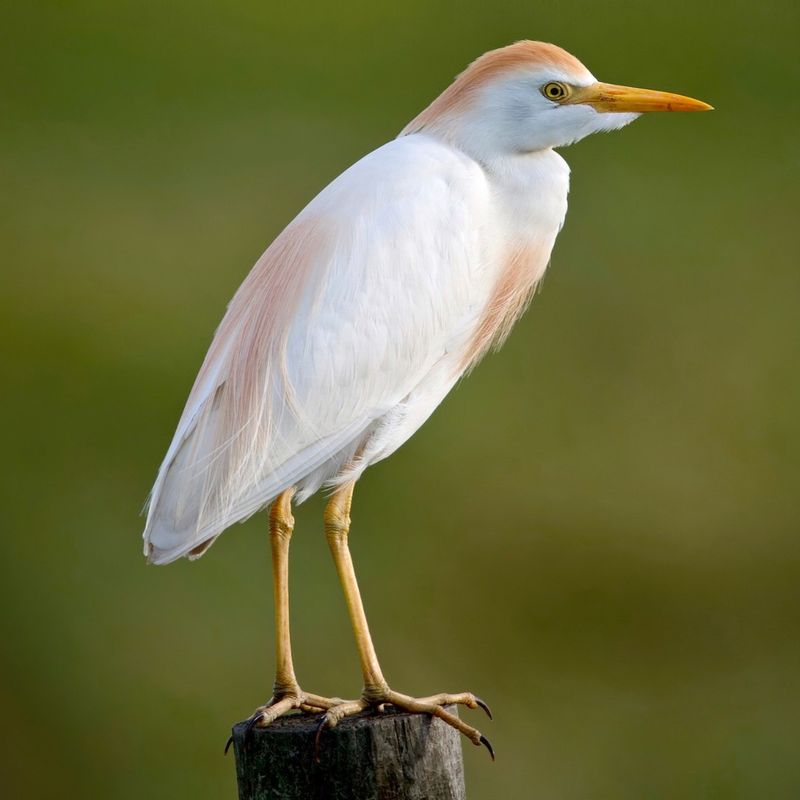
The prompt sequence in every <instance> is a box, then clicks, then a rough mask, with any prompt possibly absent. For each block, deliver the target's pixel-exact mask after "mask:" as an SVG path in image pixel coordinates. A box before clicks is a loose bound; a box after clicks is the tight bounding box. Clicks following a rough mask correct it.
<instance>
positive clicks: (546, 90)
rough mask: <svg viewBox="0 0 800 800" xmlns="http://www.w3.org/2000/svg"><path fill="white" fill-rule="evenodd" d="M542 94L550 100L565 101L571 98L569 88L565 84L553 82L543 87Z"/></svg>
mask: <svg viewBox="0 0 800 800" xmlns="http://www.w3.org/2000/svg"><path fill="white" fill-rule="evenodd" d="M542 94H543V95H544V96H545V97H546V98H547V99H548V100H563V99H564V98H565V97H568V96H569V87H568V86H567V85H566V84H564V83H558V82H557V81H551V82H550V83H546V84H545V85H544V86H542Z"/></svg>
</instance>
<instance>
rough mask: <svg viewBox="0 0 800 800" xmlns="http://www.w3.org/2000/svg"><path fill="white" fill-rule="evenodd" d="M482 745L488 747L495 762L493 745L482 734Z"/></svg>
mask: <svg viewBox="0 0 800 800" xmlns="http://www.w3.org/2000/svg"><path fill="white" fill-rule="evenodd" d="M481 744H484V745H486V749H487V750H488V751H489V755H490V756H491V757H492V761H494V748H493V747H492V743H491V742H490V741H489V740H488V739H487V738H486V737H485V736H484V735H483V734H481Z"/></svg>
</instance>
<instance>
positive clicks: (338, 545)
mask: <svg viewBox="0 0 800 800" xmlns="http://www.w3.org/2000/svg"><path fill="white" fill-rule="evenodd" d="M354 487H355V482H350V483H346V484H344V485H343V486H342V487H341V488H339V490H338V491H337V492H336V493H335V494H334V495H333V497H331V499H330V501H329V502H328V505H327V507H326V508H325V535H326V537H327V539H328V545H329V546H330V549H331V554H332V555H333V561H334V563H335V564H336V571H337V573H338V574H339V581H340V582H341V584H342V589H343V591H344V598H345V602H346V604H347V612H348V614H349V616H350V622H351V624H352V626H353V632H354V634H355V638H356V647H357V648H358V657H359V661H360V662H361V671H362V673H363V676H364V690H363V693H362V695H361V698H360V699H359V700H352V701H348V702H342V703H339V704H336V705H334V706H332V707H330V708H328V710H327V712H326V713H325V715H324V716H323V718H322V720H321V722H320V727H319V730H318V733H317V742H318V743H319V734H320V733H321V732H322V730H323V728H325V727H333V726H335V725H336V724H337V723H338V722H339V720H341V719H342V718H344V717H347V716H351V715H353V714H358V713H359V712H360V711H363V710H364V709H366V708H368V707H370V706H372V707H378V708H380V707H381V706H382V705H383V704H385V703H390V704H391V705H393V706H396V707H397V708H399V709H401V710H403V711H408V712H412V713H424V714H431V715H433V716H436V717H439V719H441V720H442V721H443V722H445V723H447V724H448V725H451V726H452V727H454V728H456V729H457V730H459V731H461V733H463V734H464V735H465V736H466V737H467V738H468V739H469V740H470V741H472V742H473V743H474V744H476V745H481V744H483V745H485V746H486V747H487V748H488V750H489V752H490V753H491V754H492V758H494V752H493V750H492V746H491V745H490V744H489V740H488V739H487V738H486V737H485V736H483V735H482V734H481V732H480V731H479V730H477V729H476V728H473V727H472V726H471V725H467V724H466V723H465V722H462V721H461V720H460V719H459V718H458V717H457V716H456V715H455V714H451V713H450V712H449V711H446V710H445V709H444V706H446V705H451V704H462V705H465V706H467V707H468V708H477V707H481V708H482V709H483V710H484V711H486V713H487V714H488V715H489V717H491V713H490V711H489V708H488V706H487V705H486V703H484V702H483V701H482V700H480V699H479V698H477V697H475V695H473V694H471V693H470V692H462V693H460V694H437V695H432V696H430V697H420V698H414V697H409V696H408V695H405V694H400V693H399V692H395V691H393V690H392V689H390V688H389V684H388V683H387V682H386V679H385V678H384V677H383V672H381V667H380V664H379V663H378V657H377V655H376V653H375V646H374V645H373V644H372V637H371V636H370V633H369V625H368V624H367V615H366V614H365V613H364V604H363V602H362V601H361V593H360V592H359V590H358V581H357V580H356V573H355V569H354V568H353V559H352V557H351V555H350V548H349V546H348V543H347V539H348V535H349V532H350V506H351V503H352V499H353V488H354Z"/></svg>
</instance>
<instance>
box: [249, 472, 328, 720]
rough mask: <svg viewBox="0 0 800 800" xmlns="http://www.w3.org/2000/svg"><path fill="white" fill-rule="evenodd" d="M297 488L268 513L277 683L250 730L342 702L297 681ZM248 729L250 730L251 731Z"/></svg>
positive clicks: (282, 494)
mask: <svg viewBox="0 0 800 800" xmlns="http://www.w3.org/2000/svg"><path fill="white" fill-rule="evenodd" d="M294 491H295V490H294V488H293V487H292V488H289V489H287V490H286V491H285V492H283V493H281V494H280V495H278V497H277V498H276V499H275V501H274V502H273V504H272V507H271V508H270V512H269V542H270V549H271V551H272V586H273V595H274V599H275V683H274V685H273V690H272V699H271V700H270V701H269V702H268V703H266V704H265V705H263V706H259V707H258V708H257V709H256V710H255V712H254V713H253V714H252V715H251V717H250V721H249V726H250V727H249V730H251V729H252V728H253V727H260V728H263V727H265V726H266V725H269V724H270V723H271V722H274V721H275V720H276V719H277V718H278V717H280V716H282V715H283V714H286V713H287V712H289V711H293V710H296V709H301V710H303V711H311V712H320V711H324V710H326V709H328V708H331V707H333V706H335V705H341V704H342V703H343V701H342V700H340V699H339V698H328V697H322V696H321V695H317V694H310V693H309V692H304V691H303V690H302V689H301V688H300V685H299V684H298V682H297V678H296V677H295V674H294V664H293V663H292V641H291V636H290V634H289V542H290V541H291V538H292V532H293V530H294V517H293V516H292V497H294ZM248 732H249V731H248Z"/></svg>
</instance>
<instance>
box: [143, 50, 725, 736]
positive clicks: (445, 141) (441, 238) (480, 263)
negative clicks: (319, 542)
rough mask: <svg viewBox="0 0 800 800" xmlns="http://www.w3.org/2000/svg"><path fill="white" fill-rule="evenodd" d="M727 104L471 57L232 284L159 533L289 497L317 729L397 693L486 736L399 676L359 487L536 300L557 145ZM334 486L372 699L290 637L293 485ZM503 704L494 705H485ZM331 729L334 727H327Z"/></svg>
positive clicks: (167, 486)
mask: <svg viewBox="0 0 800 800" xmlns="http://www.w3.org/2000/svg"><path fill="white" fill-rule="evenodd" d="M709 108H711V107H710V106H708V105H707V104H705V103H702V102H700V101H698V100H693V99H691V98H687V97H682V96H680V95H674V94H669V93H665V92H654V91H650V90H644V89H633V88H629V87H623V86H614V85H611V84H605V83H599V82H598V81H597V80H596V79H595V77H594V76H593V75H592V74H591V72H589V70H588V69H586V67H584V66H583V64H581V62H580V61H578V60H577V59H576V58H575V57H573V56H572V55H570V54H569V53H567V52H566V51H564V50H562V49H561V48H559V47H556V46H554V45H552V44H546V43H543V42H532V41H522V42H517V43H516V44H512V45H510V46H508V47H504V48H502V49H499V50H494V51H491V52H488V53H486V54H484V55H483V56H481V57H480V58H478V59H477V60H476V61H475V62H473V63H472V64H471V65H470V66H469V67H468V68H467V69H466V70H465V71H464V72H462V73H461V74H460V75H459V76H458V77H457V78H456V79H455V81H454V82H453V83H452V84H451V85H450V86H449V87H448V88H447V89H446V90H445V91H444V92H443V93H442V94H441V95H440V96H439V97H437V98H436V99H435V100H434V101H433V102H432V103H431V104H430V105H429V106H428V107H427V108H426V109H425V110H424V111H422V113H420V114H419V115H418V116H417V117H415V118H414V119H413V120H412V121H411V122H410V123H409V124H408V125H407V126H406V127H405V128H404V129H403V130H402V131H401V133H400V135H399V136H398V137H397V138H396V139H394V140H392V141H391V142H389V143H388V144H385V145H383V146H382V147H379V148H378V149H377V150H375V151H374V152H372V153H370V154H369V155H367V156H365V157H364V158H362V159H361V160H360V161H358V162H357V163H356V164H354V165H353V166H352V167H350V168H349V169H348V170H346V171H345V172H344V173H342V174H341V175H340V176H339V177H338V178H336V179H335V180H334V181H333V182H332V183H331V184H330V185H329V186H327V187H326V188H325V189H323V190H322V192H320V194H319V195H317V197H316V198H314V199H313V200H312V201H311V202H310V203H309V204H308V206H306V207H305V208H304V209H303V210H302V211H301V212H300V213H299V214H298V215H297V217H296V218H295V219H294V220H293V221H292V222H291V223H289V225H288V226H287V227H286V229H285V230H284V231H283V232H282V233H281V234H280V235H279V236H278V237H277V239H275V241H274V242H273V243H272V244H271V245H270V246H269V247H268V248H267V250H266V252H265V253H264V254H263V255H262V256H261V258H260V259H259V260H258V261H257V263H256V264H255V266H254V267H253V269H252V271H251V272H250V274H249V275H248V277H247V278H246V279H245V281H244V283H243V284H242V286H241V287H240V288H239V290H238V291H237V293H236V295H235V296H234V298H233V300H232V301H231V303H230V305H229V306H228V310H227V313H226V314H225V317H224V318H223V320H222V323H221V324H220V326H219V328H218V329H217V332H216V335H215V336H214V340H213V342H212V344H211V347H210V349H209V351H208V354H207V356H206V358H205V361H204V362H203V365H202V367H201V369H200V373H199V375H198V376H197V380H196V381H195V384H194V386H193V388H192V391H191V393H190V395H189V399H188V401H187V403H186V408H185V409H184V412H183V415H182V416H181V418H180V421H179V423H178V429H177V431H176V433H175V436H174V438H173V440H172V443H171V445H170V447H169V449H168V451H167V455H166V457H165V459H164V461H163V463H162V465H161V468H160V470H159V473H158V477H157V479H156V482H155V485H154V486H153V489H152V492H151V495H150V500H149V510H148V515H147V523H146V528H145V531H144V541H145V554H146V555H147V557H148V559H149V560H150V562H152V563H154V564H166V563H169V562H171V561H174V560H175V559H177V558H180V557H181V556H188V557H189V558H190V559H193V558H198V557H199V556H200V555H202V554H203V553H204V552H205V551H206V550H207V549H208V547H209V546H210V545H211V544H212V543H213V542H214V541H215V539H216V538H217V537H218V536H219V535H220V534H221V533H222V532H223V531H224V530H225V529H226V528H228V527H229V526H230V525H232V524H233V523H234V522H240V521H242V520H244V519H246V518H248V517H249V516H250V515H252V514H253V513H254V512H256V511H258V510H259V509H262V508H264V507H266V506H267V505H269V504H272V510H271V514H270V541H271V548H272V556H273V578H274V594H275V621H276V625H275V627H276V677H275V683H274V687H273V697H272V699H271V700H270V701H269V702H268V703H267V704H266V705H264V706H261V707H260V708H258V709H257V710H256V712H255V713H254V714H253V715H252V717H251V718H250V719H251V725H258V726H263V725H267V724H269V723H270V722H272V721H273V720H274V719H276V718H277V717H278V716H280V715H281V714H284V713H286V712H287V711H290V710H292V709H297V708H300V709H303V710H306V711H315V712H318V713H322V716H321V726H333V725H335V724H336V723H337V722H338V721H339V720H340V719H342V718H343V717H345V716H348V715H351V714H355V713H358V712H360V711H363V710H365V709H367V708H369V707H377V706H379V705H381V704H384V703H391V704H392V705H394V706H397V707H398V708H400V709H404V710H407V711H412V712H424V713H429V714H434V715H436V716H438V717H440V718H441V719H443V720H445V721H446V722H447V723H449V724H450V725H453V726H454V727H456V728H457V729H458V730H460V731H462V732H463V733H464V734H466V736H467V737H468V738H469V739H470V740H471V741H472V742H474V743H475V744H486V745H487V746H488V747H489V750H490V751H491V746H489V744H488V741H487V740H486V738H485V737H484V736H482V735H481V733H480V732H479V731H478V730H476V729H475V728H473V727H472V726H470V725H467V724H466V723H464V722H462V721H461V720H460V719H459V718H458V717H456V716H455V715H452V714H450V713H448V712H447V711H446V710H445V709H444V708H443V706H445V705H447V704H449V703H462V704H464V705H466V706H468V707H471V708H475V707H476V705H481V706H483V707H485V705H484V704H483V703H482V701H480V700H479V699H477V698H475V696H474V695H472V694H470V693H462V694H454V695H451V694H441V695H434V696H431V697H427V698H412V697H409V696H407V695H403V694H400V693H399V692H396V691H394V690H393V689H391V688H390V687H389V684H388V683H387V681H386V679H385V678H384V677H383V673H382V671H381V668H380V666H379V664H378V660H377V657H376V655H375V650H374V647H373V645H372V641H371V638H370V635H369V629H368V627H367V621H366V616H365V614H364V608H363V605H362V603H361V598H360V595H359V593H358V586H357V583H356V578H355V573H354V570H353V564H352V561H351V558H350V553H349V550H348V546H347V536H348V530H349V524H350V517H349V512H350V503H351V498H352V493H353V487H354V485H355V482H356V481H357V480H358V478H359V476H360V475H361V473H362V472H363V471H364V470H365V469H366V468H367V467H368V466H370V464H374V463H375V462H377V461H380V460H381V459H383V458H386V457H387V456H389V455H391V453H393V452H394V451H395V450H396V449H397V448H398V447H400V445H402V444H403V443H404V442H405V441H406V440H407V439H408V438H409V437H410V436H411V435H412V434H414V432H415V431H416V430H417V429H418V428H419V427H420V426H421V425H422V424H423V423H424V422H425V420H426V419H428V417H429V416H430V415H431V413H432V412H433V410H434V409H435V408H436V407H437V406H438V405H439V403H440V402H441V401H442V399H443V398H444V397H445V395H446V394H447V393H448V392H449V391H450V389H452V388H453V386H454V384H455V383H456V382H457V381H458V380H459V378H460V377H461V376H462V375H464V373H465V372H467V371H468V370H470V369H471V368H472V367H474V366H475V364H476V363H477V362H478V361H479V360H480V359H481V357H482V356H483V355H484V354H485V353H486V352H487V351H488V350H489V349H490V348H492V347H496V346H498V345H499V344H501V343H502V341H503V340H504V339H505V337H506V336H507V335H508V333H509V331H510V330H511V327H512V325H513V324H514V322H515V321H516V320H517V318H518V317H519V315H520V314H521V313H522V312H523V311H524V310H525V308H526V306H527V304H528V301H529V300H530V298H531V296H532V294H533V291H534V289H535V287H536V284H537V283H538V281H540V280H541V278H542V276H543V274H544V272H545V268H546V267H547V264H548V261H549V259H550V252H551V250H552V248H553V244H554V242H555V239H556V235H557V234H558V232H559V230H560V229H561V226H562V224H563V222H564V216H565V214H566V211H567V191H568V186H569V167H568V166H567V164H566V162H565V161H564V159H563V158H562V157H561V156H560V155H558V154H557V153H556V152H555V151H554V149H553V148H556V147H562V146H565V145H568V144H571V143H573V142H575V141H577V140H579V139H582V138H583V137H584V136H587V135H589V134H591V133H595V132H598V131H609V130H614V129H617V128H621V127H623V126H624V125H627V124H628V123H629V122H632V121H633V120H634V119H635V118H636V117H637V116H638V115H639V114H640V113H641V112H645V111H699V110H706V109H709ZM323 486H327V487H331V488H332V490H333V492H332V496H331V499H330V501H329V502H328V505H327V507H326V511H325V531H326V535H327V538H328V542H329V545H330V548H331V551H332V554H333V557H334V560H335V563H336V568H337V571H338V573H339V577H340V580H341V582H342V586H343V590H344V593H345V599H346V603H347V608H348V612H349V615H350V619H351V622H352V625H353V628H354V632H355V637H356V644H357V647H358V651H359V657H360V663H361V668H362V672H363V679H364V689H363V693H362V696H361V697H360V698H359V699H357V700H353V701H341V700H334V699H330V698H325V697H321V696H319V695H314V694H310V693H308V692H306V691H304V690H302V689H301V688H300V685H299V683H298V681H297V678H296V677H295V673H294V668H293V664H292V656H291V645H290V638H289V600H288V547H289V539H290V537H291V533H292V529H293V523H294V520H293V519H292V515H291V502H292V500H293V499H294V501H296V502H302V501H303V500H305V499H306V498H308V497H309V496H310V495H312V494H313V493H314V492H316V491H317V490H318V489H320V488H321V487H323ZM487 711H488V709H487ZM320 730H322V727H320Z"/></svg>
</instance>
